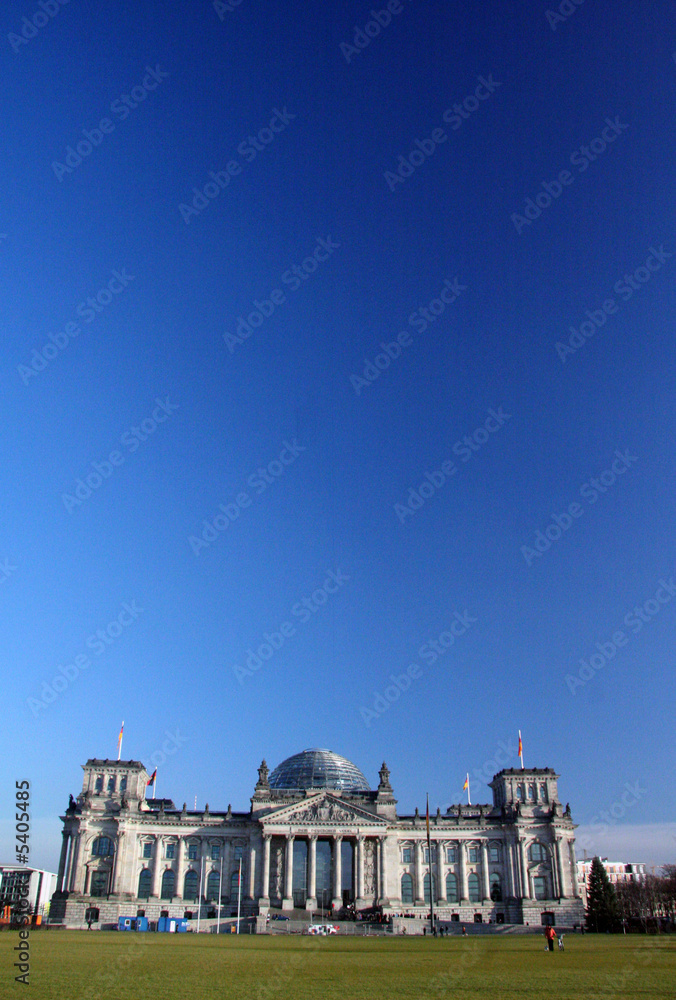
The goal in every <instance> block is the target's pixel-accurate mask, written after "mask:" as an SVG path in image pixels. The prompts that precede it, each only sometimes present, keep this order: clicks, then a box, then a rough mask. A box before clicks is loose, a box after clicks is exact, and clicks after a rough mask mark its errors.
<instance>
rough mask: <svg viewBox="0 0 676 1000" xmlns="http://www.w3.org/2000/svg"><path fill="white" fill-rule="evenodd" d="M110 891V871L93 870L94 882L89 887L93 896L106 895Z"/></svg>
mask: <svg viewBox="0 0 676 1000" xmlns="http://www.w3.org/2000/svg"><path fill="white" fill-rule="evenodd" d="M107 892H108V872H107V871H99V872H92V884H91V886H90V889H89V894H90V895H91V896H105V895H106V893H107Z"/></svg>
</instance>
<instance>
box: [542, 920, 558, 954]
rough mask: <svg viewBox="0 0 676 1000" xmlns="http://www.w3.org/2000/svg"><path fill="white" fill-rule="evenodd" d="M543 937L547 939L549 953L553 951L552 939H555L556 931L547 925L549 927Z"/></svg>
mask: <svg viewBox="0 0 676 1000" xmlns="http://www.w3.org/2000/svg"><path fill="white" fill-rule="evenodd" d="M545 936H546V938H547V943H548V945H549V950H550V951H554V938H555V937H556V931H555V930H554V928H553V926H552V925H551V924H550V925H549V927H548V928H547V930H546V931H545Z"/></svg>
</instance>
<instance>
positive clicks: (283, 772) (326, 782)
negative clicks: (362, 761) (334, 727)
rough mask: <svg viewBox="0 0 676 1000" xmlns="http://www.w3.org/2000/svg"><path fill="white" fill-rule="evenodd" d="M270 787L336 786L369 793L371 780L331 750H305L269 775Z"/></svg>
mask: <svg viewBox="0 0 676 1000" xmlns="http://www.w3.org/2000/svg"><path fill="white" fill-rule="evenodd" d="M270 787H271V788H279V789H282V788H337V789H339V790H340V791H343V792H368V791H369V783H368V781H367V780H366V778H365V777H364V775H363V774H362V773H361V771H360V770H359V768H358V767H355V765H354V764H353V763H352V762H351V761H349V760H346V759H345V757H341V756H340V755H339V754H337V753H333V752H332V751H331V750H316V749H314V750H303V752H302V753H297V754H294V755H293V757H287V759H286V760H283V761H282V763H281V764H279V765H278V766H277V767H276V768H275V769H274V771H272V773H271V774H270Z"/></svg>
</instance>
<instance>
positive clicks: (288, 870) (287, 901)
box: [282, 834, 295, 910]
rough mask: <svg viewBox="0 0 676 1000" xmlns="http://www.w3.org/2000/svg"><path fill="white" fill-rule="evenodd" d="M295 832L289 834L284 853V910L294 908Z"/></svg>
mask: <svg viewBox="0 0 676 1000" xmlns="http://www.w3.org/2000/svg"><path fill="white" fill-rule="evenodd" d="M294 840H295V837H294V836H293V834H287V837H286V852H285V855H284V898H283V900H282V909H283V910H292V909H293V842H294Z"/></svg>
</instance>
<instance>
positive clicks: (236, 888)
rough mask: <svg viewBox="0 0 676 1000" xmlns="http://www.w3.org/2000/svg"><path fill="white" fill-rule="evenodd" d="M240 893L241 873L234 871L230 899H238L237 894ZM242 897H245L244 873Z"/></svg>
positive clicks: (231, 878) (231, 879)
mask: <svg viewBox="0 0 676 1000" xmlns="http://www.w3.org/2000/svg"><path fill="white" fill-rule="evenodd" d="M238 892H239V871H238V870H237V869H235V870H234V872H233V873H232V875H231V876H230V898H231V899H232V900H236V899H237V894H238ZM242 895H244V872H242Z"/></svg>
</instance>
